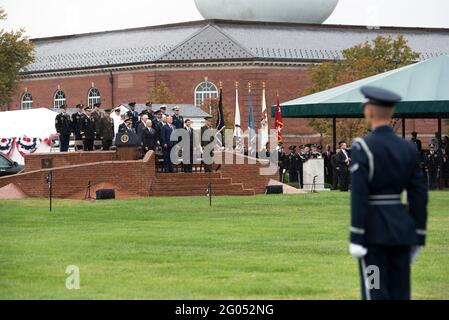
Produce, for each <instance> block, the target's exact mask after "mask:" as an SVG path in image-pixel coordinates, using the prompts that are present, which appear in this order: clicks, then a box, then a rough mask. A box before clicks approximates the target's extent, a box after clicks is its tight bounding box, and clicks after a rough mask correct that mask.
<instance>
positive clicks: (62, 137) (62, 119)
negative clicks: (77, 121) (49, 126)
mask: <svg viewBox="0 0 449 320" xmlns="http://www.w3.org/2000/svg"><path fill="white" fill-rule="evenodd" d="M59 109H60V110H61V113H59V114H58V115H57V116H56V119H55V128H56V132H57V133H58V134H59V151H60V152H67V151H69V144H70V135H71V134H72V120H71V119H70V116H69V115H68V114H67V106H66V105H65V104H64V105H62V106H61V107H59Z"/></svg>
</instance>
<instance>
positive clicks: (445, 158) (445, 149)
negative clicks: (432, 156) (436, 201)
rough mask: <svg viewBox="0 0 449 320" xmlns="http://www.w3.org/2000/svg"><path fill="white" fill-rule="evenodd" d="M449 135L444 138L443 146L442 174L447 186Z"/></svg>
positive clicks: (448, 178) (448, 181) (448, 180)
mask: <svg viewBox="0 0 449 320" xmlns="http://www.w3.org/2000/svg"><path fill="white" fill-rule="evenodd" d="M446 138H447V137H445V140H443V145H442V148H441V176H442V178H443V184H444V187H445V188H449V144H448V142H447V139H446Z"/></svg>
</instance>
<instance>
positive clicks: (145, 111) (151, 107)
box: [142, 102, 154, 122]
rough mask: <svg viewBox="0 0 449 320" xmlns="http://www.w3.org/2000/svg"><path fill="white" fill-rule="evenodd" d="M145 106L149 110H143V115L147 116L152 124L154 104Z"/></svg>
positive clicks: (149, 103)
mask: <svg viewBox="0 0 449 320" xmlns="http://www.w3.org/2000/svg"><path fill="white" fill-rule="evenodd" d="M145 106H146V107H147V109H146V110H143V111H142V114H144V115H147V116H148V119H149V120H151V122H153V120H154V112H153V103H152V102H147V103H146V104H145Z"/></svg>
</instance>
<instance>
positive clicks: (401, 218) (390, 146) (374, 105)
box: [350, 87, 428, 300]
mask: <svg viewBox="0 0 449 320" xmlns="http://www.w3.org/2000/svg"><path fill="white" fill-rule="evenodd" d="M362 93H363V94H364V95H365V96H366V98H367V99H368V102H367V103H365V105H364V115H365V118H366V120H367V122H368V123H369V124H370V125H371V128H372V130H373V131H372V133H371V134H370V135H369V136H367V137H365V138H363V139H362V138H358V139H356V140H355V141H354V143H353V148H352V162H351V166H350V172H351V181H352V200H351V201H352V219H351V220H352V222H351V227H350V233H351V236H350V237H351V245H350V253H351V255H352V256H353V257H354V258H356V259H358V261H359V267H360V274H361V284H362V297H363V299H365V300H409V299H410V297H411V294H410V269H411V264H412V263H413V262H414V261H415V260H416V258H417V256H418V254H419V251H420V249H421V248H422V247H423V246H424V245H425V239H426V224H427V202H428V195H427V189H426V185H425V183H424V179H423V174H422V170H421V168H420V164H419V162H418V160H417V159H418V156H417V152H418V151H417V149H416V146H415V145H414V144H413V143H411V142H410V141H405V140H403V139H401V138H400V137H398V136H397V135H396V134H395V133H394V131H393V129H392V128H391V127H390V121H391V118H392V117H393V114H394V105H395V104H396V103H397V102H399V101H400V100H401V97H400V96H398V95H397V94H395V93H393V92H391V91H388V90H385V89H381V88H377V87H364V88H362ZM405 194H406V196H405ZM405 203H407V204H405Z"/></svg>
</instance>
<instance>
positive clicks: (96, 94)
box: [87, 88, 101, 107]
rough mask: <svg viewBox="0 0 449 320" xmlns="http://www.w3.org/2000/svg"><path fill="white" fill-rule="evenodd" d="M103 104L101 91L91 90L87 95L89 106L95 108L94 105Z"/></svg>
mask: <svg viewBox="0 0 449 320" xmlns="http://www.w3.org/2000/svg"><path fill="white" fill-rule="evenodd" d="M100 102H101V95H100V91H99V90H98V89H97V88H91V89H90V90H89V94H88V95H87V105H88V106H89V107H93V106H94V104H96V103H100Z"/></svg>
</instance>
